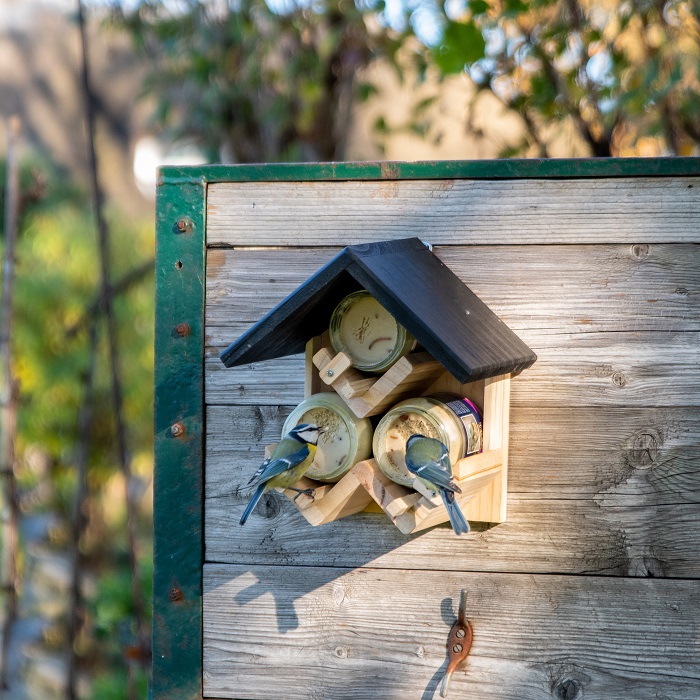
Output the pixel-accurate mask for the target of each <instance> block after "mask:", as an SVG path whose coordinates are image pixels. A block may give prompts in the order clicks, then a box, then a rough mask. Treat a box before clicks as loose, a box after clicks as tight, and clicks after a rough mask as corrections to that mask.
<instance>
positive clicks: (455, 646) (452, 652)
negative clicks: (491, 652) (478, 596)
mask: <svg viewBox="0 0 700 700" xmlns="http://www.w3.org/2000/svg"><path fill="white" fill-rule="evenodd" d="M466 613H467V592H466V591H465V590H464V589H462V592H461V594H460V597H459V615H458V617H457V621H456V622H455V623H454V625H452V629H451V630H450V634H449V636H448V638H447V669H446V671H445V677H444V678H443V679H442V685H441V687H440V697H442V698H446V697H447V687H448V686H449V684H450V679H451V678H452V674H453V673H454V672H455V671H456V670H457V669H458V668H459V667H460V666H461V665H462V664H463V663H464V661H465V660H466V658H467V656H468V655H469V650H470V649H471V647H472V639H473V638H474V633H473V630H472V626H471V625H470V624H469V622H468V621H467V614H466Z"/></svg>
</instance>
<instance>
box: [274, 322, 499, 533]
mask: <svg viewBox="0 0 700 700" xmlns="http://www.w3.org/2000/svg"><path fill="white" fill-rule="evenodd" d="M305 366H306V377H305V383H304V394H305V397H308V396H311V395H312V394H316V393H319V392H322V391H333V390H335V391H336V392H337V393H338V394H339V395H340V396H341V398H343V400H344V401H345V403H346V404H347V405H348V407H349V408H350V409H351V410H352V411H353V412H354V413H355V414H356V415H357V416H358V418H364V417H366V416H370V415H378V414H380V413H383V412H385V411H386V410H387V409H389V408H390V407H391V406H393V405H394V404H396V403H398V402H399V401H401V400H403V399H405V398H409V397H411V396H417V395H421V394H423V395H431V394H437V393H444V392H449V393H454V394H457V395H459V396H465V397H467V398H469V399H470V400H471V401H472V402H473V403H475V404H476V405H477V406H479V407H482V419H483V435H482V446H483V451H482V452H481V453H479V454H475V455H470V456H469V457H465V458H463V459H460V460H459V461H458V462H456V463H455V464H454V465H453V467H452V469H453V473H454V476H455V480H456V481H457V484H458V485H459V487H460V488H461V489H462V493H461V494H456V496H457V502H458V503H459V505H460V507H461V509H462V512H463V513H464V516H465V517H466V519H467V520H475V521H483V522H489V523H502V522H504V521H505V519H506V505H507V495H508V429H509V414H510V377H511V375H510V374H506V375H501V376H498V377H491V378H487V379H482V380H479V381H476V382H470V383H467V384H461V383H459V382H458V381H457V380H456V379H455V378H454V377H452V376H451V375H450V373H449V372H447V371H445V369H444V368H443V367H442V365H440V363H439V362H437V360H435V359H433V358H432V357H431V356H430V355H429V354H428V353H424V352H421V353H412V354H410V355H408V356H407V357H404V358H401V359H400V360H399V361H398V362H397V363H396V364H395V365H394V366H393V367H391V368H390V369H389V370H388V371H387V372H386V373H385V374H384V375H382V376H380V377H378V378H373V377H367V376H366V375H364V374H361V373H360V372H358V371H357V370H354V369H352V368H351V367H350V364H349V361H348V359H347V356H345V355H344V353H338V354H335V353H334V352H333V350H332V348H331V347H330V342H329V340H328V336H327V334H324V335H322V336H316V337H315V338H312V339H311V340H309V342H308V343H307V346H306V358H305ZM397 366H398V367H397ZM395 368H396V371H394V369H395ZM329 369H331V370H332V371H333V374H332V375H330V376H329V375H328V370H329ZM273 448H274V445H270V446H269V447H268V448H267V449H268V455H269V453H270V451H271V450H272V449H273ZM294 487H295V488H297V489H309V488H312V489H314V491H315V493H314V497H313V498H311V497H309V496H306V495H304V494H301V495H300V494H298V493H297V492H296V491H293V490H291V489H288V490H285V491H284V494H285V495H286V496H287V497H288V498H289V500H290V501H292V503H294V505H295V506H296V507H297V508H298V510H299V512H300V513H301V514H302V515H303V516H304V518H306V520H307V521H308V522H309V523H310V524H311V525H313V526H317V525H324V524H326V523H329V522H332V521H334V520H340V519H341V518H346V517H347V516H349V515H355V514H356V513H361V512H363V511H369V512H383V513H385V514H386V515H387V517H388V518H389V519H390V520H391V522H392V523H394V525H395V526H396V527H397V528H398V529H399V530H400V531H401V532H402V533H404V534H405V535H408V534H410V533H412V532H417V531H419V530H425V529H426V528H428V527H432V526H433V525H439V524H441V523H444V522H447V520H449V517H448V515H447V510H446V509H445V506H444V504H443V503H442V499H441V497H440V496H439V495H435V494H432V493H431V492H430V491H428V490H427V489H426V488H425V486H424V485H423V484H422V482H420V481H419V480H418V479H415V480H414V482H413V488H408V487H405V486H402V485H401V484H397V483H396V482H394V481H392V480H391V479H390V478H389V477H388V476H386V475H385V474H384V473H383V472H382V471H381V469H380V468H379V466H378V465H377V462H376V460H374V459H367V460H364V461H361V462H358V463H357V464H355V465H354V466H353V467H352V468H351V469H350V471H348V472H347V474H345V475H344V476H343V477H342V478H341V479H340V480H339V481H338V482H337V483H335V484H327V483H323V482H318V481H313V480H312V479H309V478H306V477H304V478H303V479H301V480H300V481H299V482H297V483H296V484H295V485H294Z"/></svg>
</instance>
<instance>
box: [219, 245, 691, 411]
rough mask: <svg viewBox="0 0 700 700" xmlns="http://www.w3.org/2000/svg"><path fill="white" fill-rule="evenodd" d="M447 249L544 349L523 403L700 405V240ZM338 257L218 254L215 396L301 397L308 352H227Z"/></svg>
mask: <svg viewBox="0 0 700 700" xmlns="http://www.w3.org/2000/svg"><path fill="white" fill-rule="evenodd" d="M437 253H438V255H439V256H441V257H442V258H443V259H444V260H445V262H446V263H447V264H448V265H449V266H450V267H451V268H452V269H453V270H454V271H455V272H456V273H457V274H458V275H459V276H460V278H461V279H463V281H465V282H466V283H467V284H468V285H470V286H471V287H472V288H473V289H474V290H475V291H476V292H477V293H478V295H479V296H480V297H481V299H482V300H483V301H485V303H487V304H488V305H489V306H490V307H491V308H493V309H494V311H495V312H496V313H497V314H498V315H499V316H500V317H501V318H502V319H503V320H504V321H505V322H506V323H507V324H508V325H509V326H510V327H511V328H513V329H515V330H516V331H517V332H518V334H519V335H520V336H521V338H522V339H523V340H524V341H525V342H526V343H527V344H528V345H529V346H530V347H531V348H533V350H535V352H536V353H537V354H538V357H539V359H538V361H537V363H536V364H535V365H534V366H533V367H532V368H530V369H528V370H527V371H526V372H523V373H522V375H520V377H518V378H517V379H516V380H515V381H514V382H513V396H512V398H513V402H514V403H523V404H528V405H543V404H545V405H546V404H549V403H555V404H557V405H573V404H579V403H583V404H584V405H591V406H596V405H607V406H622V405H637V406H645V405H649V404H652V405H698V404H699V402H700V391H698V387H699V386H700V369H699V366H700V336H699V335H698V332H699V331H700V301H699V300H700V294H699V293H698V291H699V290H700V247H698V246H688V245H650V246H645V245H642V246H628V245H612V246H501V247H498V248H497V249H495V248H489V247H484V246H476V247H470V248H454V249H453V248H442V249H437ZM333 254H334V250H333V249H322V250H303V249H289V250H283V251H280V250H255V251H253V250H243V251H242V250H234V251H228V250H226V251H224V250H217V251H212V250H210V251H209V267H208V270H209V272H208V275H209V276H208V280H207V340H206V345H207V347H206V353H207V362H206V382H207V402H209V403H255V402H261V403H270V402H276V403H295V402H298V401H299V400H301V397H302V391H303V390H302V386H301V384H302V382H301V377H302V376H303V375H301V374H300V367H301V366H302V360H301V357H290V358H283V359H280V360H277V361H274V362H267V363H254V364H252V365H248V366H245V367H242V368H234V369H230V370H227V369H224V367H223V365H222V364H221V362H220V361H219V360H218V352H219V351H220V350H222V349H223V348H224V347H225V346H226V345H227V344H228V343H229V342H231V340H232V339H233V338H236V337H238V336H239V335H240V334H241V333H242V332H244V331H245V330H246V329H247V328H248V327H249V325H250V324H251V323H252V322H253V321H255V320H257V319H258V318H259V317H260V316H261V315H262V314H264V313H265V312H266V311H267V310H268V309H269V308H270V307H271V306H273V305H274V304H276V303H277V302H278V301H279V300H280V298H282V297H283V296H284V295H286V294H288V293H289V292H291V291H292V290H293V289H294V288H295V287H296V286H297V285H298V284H300V283H301V282H302V281H303V280H304V279H305V278H306V276H308V275H309V274H311V273H313V272H314V271H315V269H317V267H319V266H320V265H322V264H324V263H325V262H326V261H327V259H329V258H330V257H332V256H333ZM271 270H275V271H276V270H280V271H281V270H284V271H285V274H284V275H283V274H277V272H275V273H274V276H272V275H271V273H270V271H271ZM660 331H665V332H663V333H662V332H660Z"/></svg>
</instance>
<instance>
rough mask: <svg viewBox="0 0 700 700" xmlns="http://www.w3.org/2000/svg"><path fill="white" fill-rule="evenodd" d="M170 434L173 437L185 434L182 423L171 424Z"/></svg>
mask: <svg viewBox="0 0 700 700" xmlns="http://www.w3.org/2000/svg"><path fill="white" fill-rule="evenodd" d="M170 434H171V435H172V436H173V437H182V436H183V435H184V434H185V426H184V425H183V424H182V423H173V424H172V425H171V426H170Z"/></svg>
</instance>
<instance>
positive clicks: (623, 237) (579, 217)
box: [204, 177, 700, 700]
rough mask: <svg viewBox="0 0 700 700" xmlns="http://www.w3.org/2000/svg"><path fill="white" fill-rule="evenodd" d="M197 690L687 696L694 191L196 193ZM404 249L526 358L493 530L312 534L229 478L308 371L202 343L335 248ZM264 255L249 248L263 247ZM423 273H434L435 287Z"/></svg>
mask: <svg viewBox="0 0 700 700" xmlns="http://www.w3.org/2000/svg"><path fill="white" fill-rule="evenodd" d="M207 201H208V220H207V245H208V248H209V249H208V256H207V280H206V284H207V303H206V347H205V353H206V373H205V374H206V379H205V396H206V426H207V439H206V462H205V464H206V469H205V478H206V485H205V494H206V502H205V549H206V554H205V559H206V563H205V567H204V694H205V697H212V698H213V697H218V698H241V699H246V700H247V699H251V700H252V699H268V698H277V697H284V698H289V699H290V700H292V699H298V700H309V699H312V700H340V699H342V700H345V699H348V700H350V699H356V700H369V699H371V698H383V699H390V700H393V699H396V700H398V699H399V698H401V700H404V699H408V698H419V699H421V700H425V699H427V698H432V697H433V696H434V695H435V694H436V693H435V690H436V686H437V683H438V680H439V676H440V671H441V670H444V666H445V641H446V639H447V632H448V630H449V627H450V625H451V624H452V622H453V620H454V609H455V607H456V604H457V600H458V598H459V591H460V589H461V588H467V589H468V590H469V603H468V616H469V618H470V619H471V620H473V624H474V646H473V648H472V653H471V655H470V657H469V661H468V665H467V672H466V673H458V674H456V675H455V678H454V680H453V683H452V686H451V689H450V697H454V698H461V697H463V698H479V699H487V698H498V699H499V700H504V699H510V698H513V700H515V699H516V698H517V699H518V700H523V699H524V700H537V699H538V698H542V699H545V698H556V699H559V700H561V699H562V698H565V699H567V700H578V699H580V698H586V700H592V699H600V700H614V699H616V698H622V697H630V698H635V700H644V699H646V698H649V699H651V698H664V699H665V700H671V699H675V698H679V699H680V698H683V699H684V700H687V699H693V698H700V556H698V552H699V551H700V247H699V246H698V245H697V244H698V242H700V178H693V177H673V178H650V179H643V178H634V179H624V178H615V179H598V180H510V181H500V182H499V181H483V180H482V181H466V180H462V181H433V182H425V181H423V182H415V181H394V182H315V183H257V184H256V183H239V184H218V185H211V186H209V188H208V198H207ZM410 235H419V236H420V237H421V238H423V239H424V240H427V241H430V242H431V243H433V244H435V249H434V250H435V252H436V254H437V255H438V256H439V257H440V258H441V259H442V260H443V261H444V262H445V263H446V264H447V265H449V266H450V267H451V268H452V269H453V270H454V271H455V272H456V273H457V274H458V275H459V276H460V277H461V278H462V279H463V280H464V281H465V282H466V283H467V284H468V286H469V287H470V288H471V289H472V290H473V291H474V292H475V293H476V294H478V295H479V297H480V298H481V299H482V300H483V301H484V302H486V303H487V304H488V305H489V306H491V308H492V309H493V310H494V311H495V312H496V313H498V314H499V316H501V318H503V320H505V321H506V322H507V323H508V324H509V325H510V327H511V328H513V329H514V330H515V331H516V332H517V333H518V334H519V335H520V336H521V337H522V338H523V340H525V342H527V343H528V345H529V346H530V347H532V348H533V349H534V350H535V352H537V354H538V356H539V359H538V362H537V363H536V364H535V365H534V366H533V367H532V368H531V369H529V370H527V371H525V372H524V373H523V374H522V375H520V376H519V377H517V378H516V379H514V380H513V383H512V409H511V436H510V468H509V509H508V522H507V523H505V524H502V525H498V526H496V527H492V528H490V529H489V528H486V526H477V527H476V528H475V530H476V532H474V533H473V534H471V535H470V536H468V537H462V538H457V537H455V536H454V535H453V534H452V532H451V530H450V529H449V528H448V527H446V526H445V527H438V528H434V529H432V530H430V531H427V532H423V533H419V534H417V535H415V536H412V537H406V536H403V535H401V534H400V533H399V531H398V530H396V529H395V528H394V527H392V526H391V525H390V524H389V522H388V521H387V520H386V519H385V518H384V517H383V516H382V515H372V514H365V515H361V516H354V517H352V518H348V519H346V520H343V521H339V522H335V523H331V524H330V525H325V526H322V527H320V528H311V527H309V526H308V525H307V524H306V522H305V521H304V520H303V518H302V517H301V516H300V515H299V514H298V513H296V512H295V510H294V509H293V507H291V506H290V505H289V504H288V503H287V502H286V500H285V499H284V498H282V497H277V496H276V495H273V496H271V497H270V498H269V499H268V500H267V502H266V507H265V509H264V510H263V512H262V513H260V512H256V514H254V515H253V516H252V517H251V519H250V520H249V521H248V523H247V524H246V526H245V527H244V528H241V527H239V526H238V519H239V517H240V514H241V512H242V509H243V507H244V505H245V502H246V500H247V498H246V497H247V492H245V491H244V489H243V484H245V482H247V480H248V478H249V477H250V475H251V474H252V473H253V471H254V470H255V468H256V466H257V465H258V464H259V462H260V460H261V456H262V453H263V446H264V445H265V444H267V443H270V442H274V441H275V440H276V439H278V437H279V432H280V429H281V426H282V422H283V420H284V418H285V417H286V415H287V414H288V413H289V411H290V410H291V408H292V407H293V406H294V405H295V404H296V403H298V402H299V401H300V400H301V399H302V395H303V377H304V371H303V361H302V358H301V357H291V358H285V359H282V360H279V361H271V362H267V363H260V364H254V365H251V366H246V367H241V368H237V369H224V367H223V365H222V364H221V363H220V361H219V360H218V357H217V355H218V352H219V351H220V350H221V349H223V347H225V346H226V345H227V344H228V343H229V342H231V341H232V340H234V339H235V338H236V337H238V335H240V333H241V332H242V331H244V330H245V329H246V328H247V327H248V326H249V325H250V324H251V323H252V322H254V321H256V320H258V319H259V318H260V316H261V315H262V314H263V313H265V312H266V311H267V310H269V309H270V308H271V307H272V306H273V305H274V304H276V303H277V302H278V301H280V300H281V299H282V298H283V297H284V296H286V295H287V294H288V293H289V292H291V291H292V290H293V289H295V288H296V287H297V286H298V285H299V284H300V283H301V282H303V281H304V280H305V279H306V278H307V277H308V276H310V275H311V274H312V273H313V272H314V271H315V270H316V269H318V267H320V266H321V265H323V264H324V263H325V262H327V261H328V260H329V259H330V258H331V257H332V256H333V255H334V254H335V253H336V252H337V251H338V250H339V248H332V247H327V246H328V245H329V243H333V244H336V243H337V244H338V246H340V245H345V244H349V243H359V242H367V241H376V240H385V239H389V238H403V237H406V236H410ZM261 246H262V247H261ZM436 284H439V280H436Z"/></svg>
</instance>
